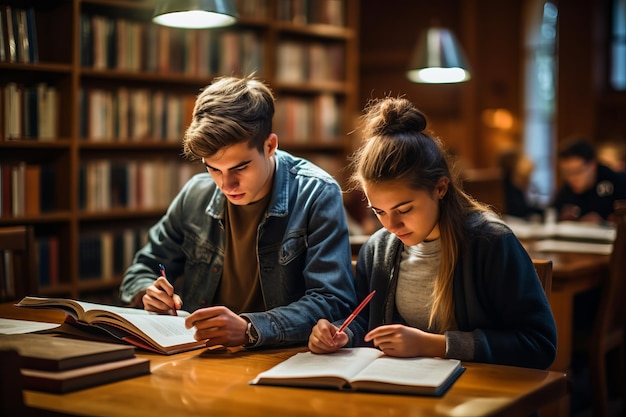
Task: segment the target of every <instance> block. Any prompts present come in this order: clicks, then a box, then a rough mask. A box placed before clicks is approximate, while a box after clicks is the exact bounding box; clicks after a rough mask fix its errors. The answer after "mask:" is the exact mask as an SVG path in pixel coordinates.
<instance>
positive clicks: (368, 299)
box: [335, 290, 376, 334]
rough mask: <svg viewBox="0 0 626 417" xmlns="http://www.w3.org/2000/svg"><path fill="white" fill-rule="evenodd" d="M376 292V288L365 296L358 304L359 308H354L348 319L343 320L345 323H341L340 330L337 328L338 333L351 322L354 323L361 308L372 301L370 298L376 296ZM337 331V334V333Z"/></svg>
mask: <svg viewBox="0 0 626 417" xmlns="http://www.w3.org/2000/svg"><path fill="white" fill-rule="evenodd" d="M375 293H376V290H374V291H372V292H371V293H370V295H368V296H367V297H365V299H364V300H363V301H361V304H359V305H358V306H357V308H355V309H354V311H353V312H352V314H350V315H349V316H348V318H347V319H346V321H344V322H343V324H342V325H341V327H340V328H339V330H337V333H340V332H343V331H344V330H345V329H346V327H348V325H349V324H350V323H352V320H354V319H355V318H356V316H358V315H359V313H360V312H361V310H363V308H364V307H365V306H366V305H367V303H369V302H370V300H371V299H372V297H374V294H375ZM337 333H335V334H337Z"/></svg>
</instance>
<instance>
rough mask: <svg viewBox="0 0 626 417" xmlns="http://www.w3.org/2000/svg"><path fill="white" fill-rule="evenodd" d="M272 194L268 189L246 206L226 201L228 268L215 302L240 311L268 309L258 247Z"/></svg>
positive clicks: (248, 311)
mask: <svg viewBox="0 0 626 417" xmlns="http://www.w3.org/2000/svg"><path fill="white" fill-rule="evenodd" d="M270 196H271V193H268V194H267V196H265V197H263V198H262V199H261V200H259V201H255V202H254V203H251V204H247V205H244V206H239V205H236V204H232V203H230V202H227V203H226V216H225V217H226V218H225V224H226V251H225V253H224V272H223V275H222V280H221V282H220V286H219V288H218V290H217V294H216V297H215V303H214V305H223V306H226V307H228V308H229V309H230V310H232V311H233V312H235V313H237V314H239V313H246V312H247V313H250V312H255V311H265V309H266V308H265V302H264V301H263V294H262V292H261V284H260V281H259V262H258V258H257V253H256V251H257V230H258V227H259V224H260V223H261V222H262V221H263V217H264V216H265V211H266V208H267V205H268V203H269V201H270Z"/></svg>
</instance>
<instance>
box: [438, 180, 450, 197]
mask: <svg viewBox="0 0 626 417" xmlns="http://www.w3.org/2000/svg"><path fill="white" fill-rule="evenodd" d="M448 184H450V178H448V177H441V178H439V181H437V185H436V186H435V195H436V196H437V198H438V199H439V200H441V199H443V197H444V196H445V195H446V193H447V192H448Z"/></svg>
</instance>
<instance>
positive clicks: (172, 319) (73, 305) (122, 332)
mask: <svg viewBox="0 0 626 417" xmlns="http://www.w3.org/2000/svg"><path fill="white" fill-rule="evenodd" d="M17 306H18V307H27V308H52V309H57V310H62V311H64V312H65V313H66V314H67V316H66V320H65V321H66V323H69V324H72V325H76V326H79V327H80V326H83V327H84V326H86V327H95V328H98V329H101V330H104V331H106V332H107V333H109V334H110V335H111V336H113V337H114V338H116V339H118V340H122V341H124V342H126V343H129V344H132V345H135V346H137V347H140V348H142V349H146V350H150V351H153V352H156V353H161V354H165V355H170V354H173V353H179V352H184V351H187V350H192V349H200V348H204V347H205V346H206V344H205V341H204V340H201V341H198V340H196V339H194V333H195V330H194V329H187V328H185V316H188V315H189V313H188V312H186V311H182V310H179V311H178V315H177V316H171V315H163V314H155V313H150V312H148V311H145V310H141V309H137V308H127V307H116V306H110V305H104V304H96V303H88V302H85V301H77V300H71V299H67V298H42V297H24V298H23V299H22V300H21V301H20V302H19V303H17Z"/></svg>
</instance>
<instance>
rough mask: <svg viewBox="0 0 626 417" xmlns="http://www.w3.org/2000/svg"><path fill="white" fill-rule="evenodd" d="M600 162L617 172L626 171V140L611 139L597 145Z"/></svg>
mask: <svg viewBox="0 0 626 417" xmlns="http://www.w3.org/2000/svg"><path fill="white" fill-rule="evenodd" d="M596 156H597V158H598V162H599V163H601V164H603V165H606V166H607V167H609V168H611V169H612V170H613V171H615V172H626V141H621V142H620V141H617V140H611V141H606V142H602V143H600V144H599V145H598V146H597V147H596Z"/></svg>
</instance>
